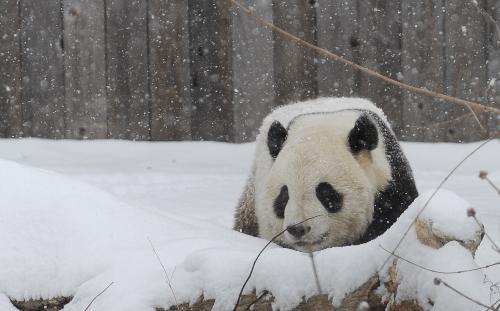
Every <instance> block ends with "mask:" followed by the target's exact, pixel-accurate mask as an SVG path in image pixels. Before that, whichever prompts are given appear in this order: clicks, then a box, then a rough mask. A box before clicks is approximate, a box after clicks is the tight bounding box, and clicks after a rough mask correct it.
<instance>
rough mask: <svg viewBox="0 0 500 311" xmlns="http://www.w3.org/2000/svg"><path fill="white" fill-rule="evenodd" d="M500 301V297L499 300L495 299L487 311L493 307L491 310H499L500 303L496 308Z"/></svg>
mask: <svg viewBox="0 0 500 311" xmlns="http://www.w3.org/2000/svg"><path fill="white" fill-rule="evenodd" d="M499 302H500V299H498V300H497V301H495V302H494V303H493V304H492V305H491V306H489V307H488V309H486V311H488V310H490V309H491V310H494V311H498V308H500V304H498V306H497V307H496V308H495V305H496V304H497V303H499Z"/></svg>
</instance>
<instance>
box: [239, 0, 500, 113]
mask: <svg viewBox="0 0 500 311" xmlns="http://www.w3.org/2000/svg"><path fill="white" fill-rule="evenodd" d="M230 1H231V3H232V4H233V5H234V6H235V7H237V8H238V9H239V10H241V11H242V12H244V13H245V14H246V15H248V16H251V17H253V18H254V19H255V20H256V21H257V22H258V23H260V24H262V25H264V26H267V27H269V28H270V29H271V30H272V31H274V32H275V33H279V34H281V35H282V36H285V37H287V38H289V39H291V40H293V41H295V42H296V43H297V44H300V45H302V46H304V47H307V48H310V49H313V50H315V51H316V52H318V53H319V54H322V55H324V56H326V57H327V58H329V59H332V60H334V61H337V62H340V63H343V64H345V65H348V66H350V67H352V68H354V69H356V70H358V71H360V72H362V73H364V74H366V75H368V76H371V77H374V78H377V79H379V80H382V81H384V82H386V83H389V84H392V85H395V86H397V87H400V88H402V89H404V90H407V91H409V92H412V93H415V94H419V95H424V96H430V97H435V98H439V99H442V100H444V101H447V102H450V103H454V104H458V105H462V106H466V107H470V109H473V110H474V109H477V110H478V111H483V112H492V113H495V114H500V109H498V108H495V107H489V106H486V105H484V104H480V103H477V102H472V101H468V100H465V99H461V98H457V97H453V96H449V95H444V94H441V93H437V92H434V91H430V90H428V89H425V88H420V87H416V86H413V85H409V84H406V83H403V82H400V81H397V80H394V79H392V78H389V77H387V76H384V75H382V74H380V73H378V72H376V71H374V70H372V69H369V68H366V67H363V66H361V65H359V64H357V63H355V62H353V61H350V60H348V59H346V58H344V57H342V56H339V55H337V54H335V53H332V52H330V51H328V50H326V49H324V48H321V47H318V46H316V45H314V44H312V43H309V42H307V41H305V40H303V39H301V38H299V37H297V36H295V35H293V34H291V33H289V32H287V31H285V30H283V29H282V28H279V27H277V26H275V25H274V24H273V23H271V22H269V21H268V20H266V19H264V18H262V17H261V16H259V15H257V14H256V13H255V12H254V11H252V10H250V9H249V8H247V7H246V6H244V5H242V4H241V3H239V2H238V1H236V0H230Z"/></svg>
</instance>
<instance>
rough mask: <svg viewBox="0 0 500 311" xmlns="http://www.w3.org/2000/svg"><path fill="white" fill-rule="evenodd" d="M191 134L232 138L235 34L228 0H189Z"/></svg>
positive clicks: (203, 136) (198, 138) (197, 137)
mask: <svg viewBox="0 0 500 311" xmlns="http://www.w3.org/2000/svg"><path fill="white" fill-rule="evenodd" d="M188 4H189V34H190V43H189V57H190V59H191V69H190V70H191V96H192V101H193V111H192V124H191V128H192V135H193V139H195V140H217V141H232V140H233V136H234V133H233V116H234V112H233V84H232V76H233V75H232V35H231V29H230V24H231V16H230V11H229V8H230V7H231V5H230V3H229V1H228V0H189V1H188Z"/></svg>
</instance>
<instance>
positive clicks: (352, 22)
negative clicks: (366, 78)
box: [316, 0, 359, 96]
mask: <svg viewBox="0 0 500 311" xmlns="http://www.w3.org/2000/svg"><path fill="white" fill-rule="evenodd" d="M316 12H317V13H316V14H317V25H318V26H317V27H318V44H319V46H320V47H322V48H325V49H327V50H329V51H331V52H333V53H335V54H337V55H340V56H343V57H345V58H346V59H349V60H352V61H355V60H356V57H357V48H358V47H359V38H358V29H357V28H358V27H357V25H358V10H357V1H351V0H317V7H316ZM317 57H318V58H319V66H318V88H319V95H320V96H355V95H356V93H357V79H358V78H359V77H358V72H356V71H355V70H354V69H352V67H350V66H347V65H344V64H340V63H338V62H335V61H332V60H330V59H327V58H326V57H323V56H320V55H318V56H317Z"/></svg>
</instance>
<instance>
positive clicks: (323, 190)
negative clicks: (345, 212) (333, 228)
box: [316, 182, 343, 213]
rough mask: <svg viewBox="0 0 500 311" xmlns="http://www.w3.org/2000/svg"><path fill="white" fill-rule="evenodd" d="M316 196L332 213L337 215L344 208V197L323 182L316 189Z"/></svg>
mask: <svg viewBox="0 0 500 311" xmlns="http://www.w3.org/2000/svg"><path fill="white" fill-rule="evenodd" d="M316 196H317V197H318V200H319V201H320V202H321V204H323V206H324V208H325V209H326V210H327V211H328V212H330V213H336V212H338V211H340V209H341V208H342V201H343V196H342V194H341V193H338V192H337V191H336V190H335V189H333V187H332V185H330V184H329V183H327V182H322V183H320V184H319V185H318V186H317V187H316Z"/></svg>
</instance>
